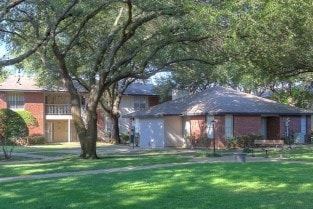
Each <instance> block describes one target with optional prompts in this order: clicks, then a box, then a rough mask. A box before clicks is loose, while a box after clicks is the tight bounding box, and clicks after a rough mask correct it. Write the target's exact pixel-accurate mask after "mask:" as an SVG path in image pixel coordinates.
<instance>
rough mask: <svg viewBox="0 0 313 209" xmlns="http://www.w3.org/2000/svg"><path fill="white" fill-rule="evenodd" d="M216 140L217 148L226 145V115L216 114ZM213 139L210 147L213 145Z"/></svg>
mask: <svg viewBox="0 0 313 209" xmlns="http://www.w3.org/2000/svg"><path fill="white" fill-rule="evenodd" d="M214 121H215V124H214V140H215V145H216V148H217V149H220V148H224V147H226V139H225V116H224V115H218V116H214ZM212 144H213V142H212V140H211V141H210V147H212Z"/></svg>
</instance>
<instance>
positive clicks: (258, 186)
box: [0, 163, 313, 209]
mask: <svg viewBox="0 0 313 209" xmlns="http://www.w3.org/2000/svg"><path fill="white" fill-rule="evenodd" d="M312 174H313V166H310V165H303V164H292V163H218V164H213V163H212V164H195V165H188V166H176V167H172V168H164V169H151V170H142V171H129V172H119V173H110V174H98V175H87V176H73V177H66V178H57V179H45V180H32V181H19V182H11V183H0V197H1V198H0V199H1V203H0V204H1V205H0V207H1V208H10V209H14V208H16V209H17V208H20V209H28V208H29V209H54V208H84V209H87V208H90V209H97V208H99V209H100V208H101V209H102V208H139V209H140V208H144V209H146V208H147V209H154V208H160V209H161V208H162V209H163V208H180V209H184V208H186V209H193V208H224V209H226V208H234V209H238V208H243V209H248V208H260V209H261V208H266V209H268V208H271V209H278V208H282V209H288V208H290V209H291V208H301V209H306V208H312V200H313V182H312Z"/></svg>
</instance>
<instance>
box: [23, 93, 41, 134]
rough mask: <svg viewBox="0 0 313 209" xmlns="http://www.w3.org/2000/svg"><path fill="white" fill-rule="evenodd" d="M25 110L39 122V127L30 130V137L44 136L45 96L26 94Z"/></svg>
mask: <svg viewBox="0 0 313 209" xmlns="http://www.w3.org/2000/svg"><path fill="white" fill-rule="evenodd" d="M24 96H25V110H27V111H29V112H31V113H32V114H33V116H34V117H35V118H37V120H38V124H39V127H35V128H32V129H30V130H29V135H36V134H40V135H44V134H45V129H44V117H45V96H44V93H41V92H25V94H24Z"/></svg>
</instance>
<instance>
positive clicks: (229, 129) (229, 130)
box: [225, 115, 234, 139]
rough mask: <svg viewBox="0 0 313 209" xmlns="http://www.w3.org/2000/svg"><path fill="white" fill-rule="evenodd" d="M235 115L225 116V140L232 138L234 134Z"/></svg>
mask: <svg viewBox="0 0 313 209" xmlns="http://www.w3.org/2000/svg"><path fill="white" fill-rule="evenodd" d="M233 132H234V128H233V115H225V138H226V139H228V138H232V137H233V136H234V134H233Z"/></svg>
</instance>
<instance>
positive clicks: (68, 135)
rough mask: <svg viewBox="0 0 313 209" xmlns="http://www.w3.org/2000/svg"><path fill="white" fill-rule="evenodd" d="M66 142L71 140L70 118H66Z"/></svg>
mask: <svg viewBox="0 0 313 209" xmlns="http://www.w3.org/2000/svg"><path fill="white" fill-rule="evenodd" d="M67 142H71V120H70V119H68V120H67Z"/></svg>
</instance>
